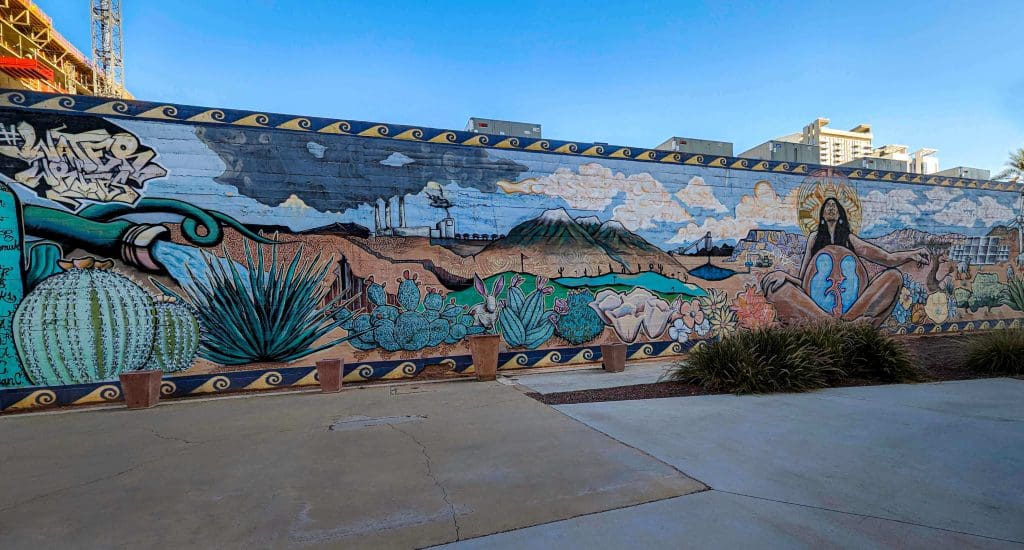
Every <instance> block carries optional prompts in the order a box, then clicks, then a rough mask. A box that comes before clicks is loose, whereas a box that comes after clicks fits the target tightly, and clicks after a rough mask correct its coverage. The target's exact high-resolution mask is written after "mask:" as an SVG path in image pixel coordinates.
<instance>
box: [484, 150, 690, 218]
mask: <svg viewBox="0 0 1024 550" xmlns="http://www.w3.org/2000/svg"><path fill="white" fill-rule="evenodd" d="M498 186H499V187H501V189H502V190H503V191H505V192H506V193H508V194H517V193H519V194H527V195H546V196H549V197H558V198H561V199H562V200H564V201H565V202H566V203H567V204H568V205H569V206H570V207H571V208H574V209H576V210H592V211H596V212H601V211H603V210H604V209H605V208H608V206H610V205H611V204H612V203H613V202H614V201H615V199H616V198H617V197H618V196H619V195H620V194H621V195H623V197H622V204H619V205H618V206H616V207H615V208H614V209H613V210H612V219H614V220H618V221H619V222H621V223H622V225H624V226H626V228H627V229H629V230H631V231H635V230H637V229H649V228H652V227H654V225H655V222H674V223H682V222H687V221H693V216H691V215H690V214H689V212H687V211H686V209H685V208H684V207H683V205H681V204H679V202H678V201H677V200H675V198H673V197H672V194H671V193H669V192H668V190H667V189H665V186H664V185H662V184H661V182H659V181H658V180H656V179H654V176H652V175H651V174H649V173H647V172H642V173H640V174H633V175H631V176H626V175H625V174H623V173H621V172H618V173H615V172H612V170H611V169H610V168H607V167H605V166H602V165H600V164H597V163H593V162H591V163H586V164H582V165H580V167H579V168H578V171H576V172H573V171H572V170H569V169H567V168H558V169H556V170H555V172H554V173H552V174H551V175H548V176H542V177H539V178H527V179H524V180H522V181H519V182H515V183H513V182H509V181H499V182H498Z"/></svg>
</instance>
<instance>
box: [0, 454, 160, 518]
mask: <svg viewBox="0 0 1024 550" xmlns="http://www.w3.org/2000/svg"><path fill="white" fill-rule="evenodd" d="M166 458H167V456H161V457H157V458H154V459H151V460H147V461H145V462H140V463H138V464H136V465H134V466H131V467H129V468H125V469H124V470H121V471H119V472H115V473H113V474H109V475H105V476H100V477H98V478H96V479H90V480H89V481H83V482H82V483H77V484H75V485H69V486H67V487H61V488H60V489H54V490H53V491H49V492H46V493H43V494H41V495H36V496H34V497H32V498H29V499H25V500H23V501H21V502H15V503H14V504H11V505H10V506H6V507H4V508H0V513H2V512H7V511H10V510H13V509H15V508H19V507H21V506H24V505H26V504H30V503H32V502H35V501H37V500H42V499H44V498H48V497H51V496H53V495H57V494H60V493H63V492H66V491H73V490H75V489H81V488H82V487H88V486H89V485H93V484H95V483H99V482H101V481H107V480H110V479H114V478H117V477H121V476H123V475H125V474H128V473H130V472H133V471H135V470H138V469H139V468H141V467H143V466H148V465H149V464H152V463H154V462H159V461H161V460H164V459H166Z"/></svg>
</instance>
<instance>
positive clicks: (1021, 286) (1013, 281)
mask: <svg viewBox="0 0 1024 550" xmlns="http://www.w3.org/2000/svg"><path fill="white" fill-rule="evenodd" d="M1003 304H1005V305H1008V306H1010V307H1011V308H1013V309H1016V310H1017V311H1024V279H1020V278H1018V277H1011V278H1010V279H1009V280H1008V281H1006V294H1005V295H1004V297H1003Z"/></svg>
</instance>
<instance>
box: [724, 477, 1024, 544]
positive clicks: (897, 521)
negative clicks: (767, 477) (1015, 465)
mask: <svg viewBox="0 0 1024 550" xmlns="http://www.w3.org/2000/svg"><path fill="white" fill-rule="evenodd" d="M713 491H715V492H717V493H725V494H727V495H734V496H738V497H745V498H753V499H757V500H765V501H768V502H775V503H778V504H788V505H790V506H800V507H802V508H811V509H814V510H822V511H824V512H835V513H837V514H846V515H850V516H858V517H860V518H861V521H863V520H865V519H877V520H881V521H892V522H895V523H902V524H904V525H914V526H916V527H925V528H928V529H936V530H939V531H946V532H947V533H956V534H958V535H968V536H972V537H980V538H983V539H989V540H997V541H1000V542H1012V543H1014V544H1022V543H1024V541H1021V540H1014V539H1004V538H1000V537H993V536H990V535H982V534H980V533H971V532H970V531H960V530H957V529H949V528H947V527H939V526H937V525H929V524H927V523H917V522H914V521H908V520H904V519H897V518H892V517H886V516H876V515H873V514H864V513H861V512H851V511H849V510H838V509H836V508H828V507H825V506H815V505H813V504H804V503H802V502H792V501H789V500H780V499H775V498H769V497H760V496H757V495H748V494H746V493H737V492H736V491H724V490H722V489H713Z"/></svg>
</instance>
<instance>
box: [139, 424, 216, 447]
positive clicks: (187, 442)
mask: <svg viewBox="0 0 1024 550" xmlns="http://www.w3.org/2000/svg"><path fill="white" fill-rule="evenodd" d="M142 429H143V430H146V431H147V432H149V433H150V434H152V435H153V436H155V437H158V438H160V439H166V440H167V441H180V442H182V443H184V444H186V445H195V444H197V443H202V442H201V441H191V440H188V439H182V438H180V437H173V436H170V435H163V434H162V433H160V432H158V431H156V430H154V429H152V428H142Z"/></svg>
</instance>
